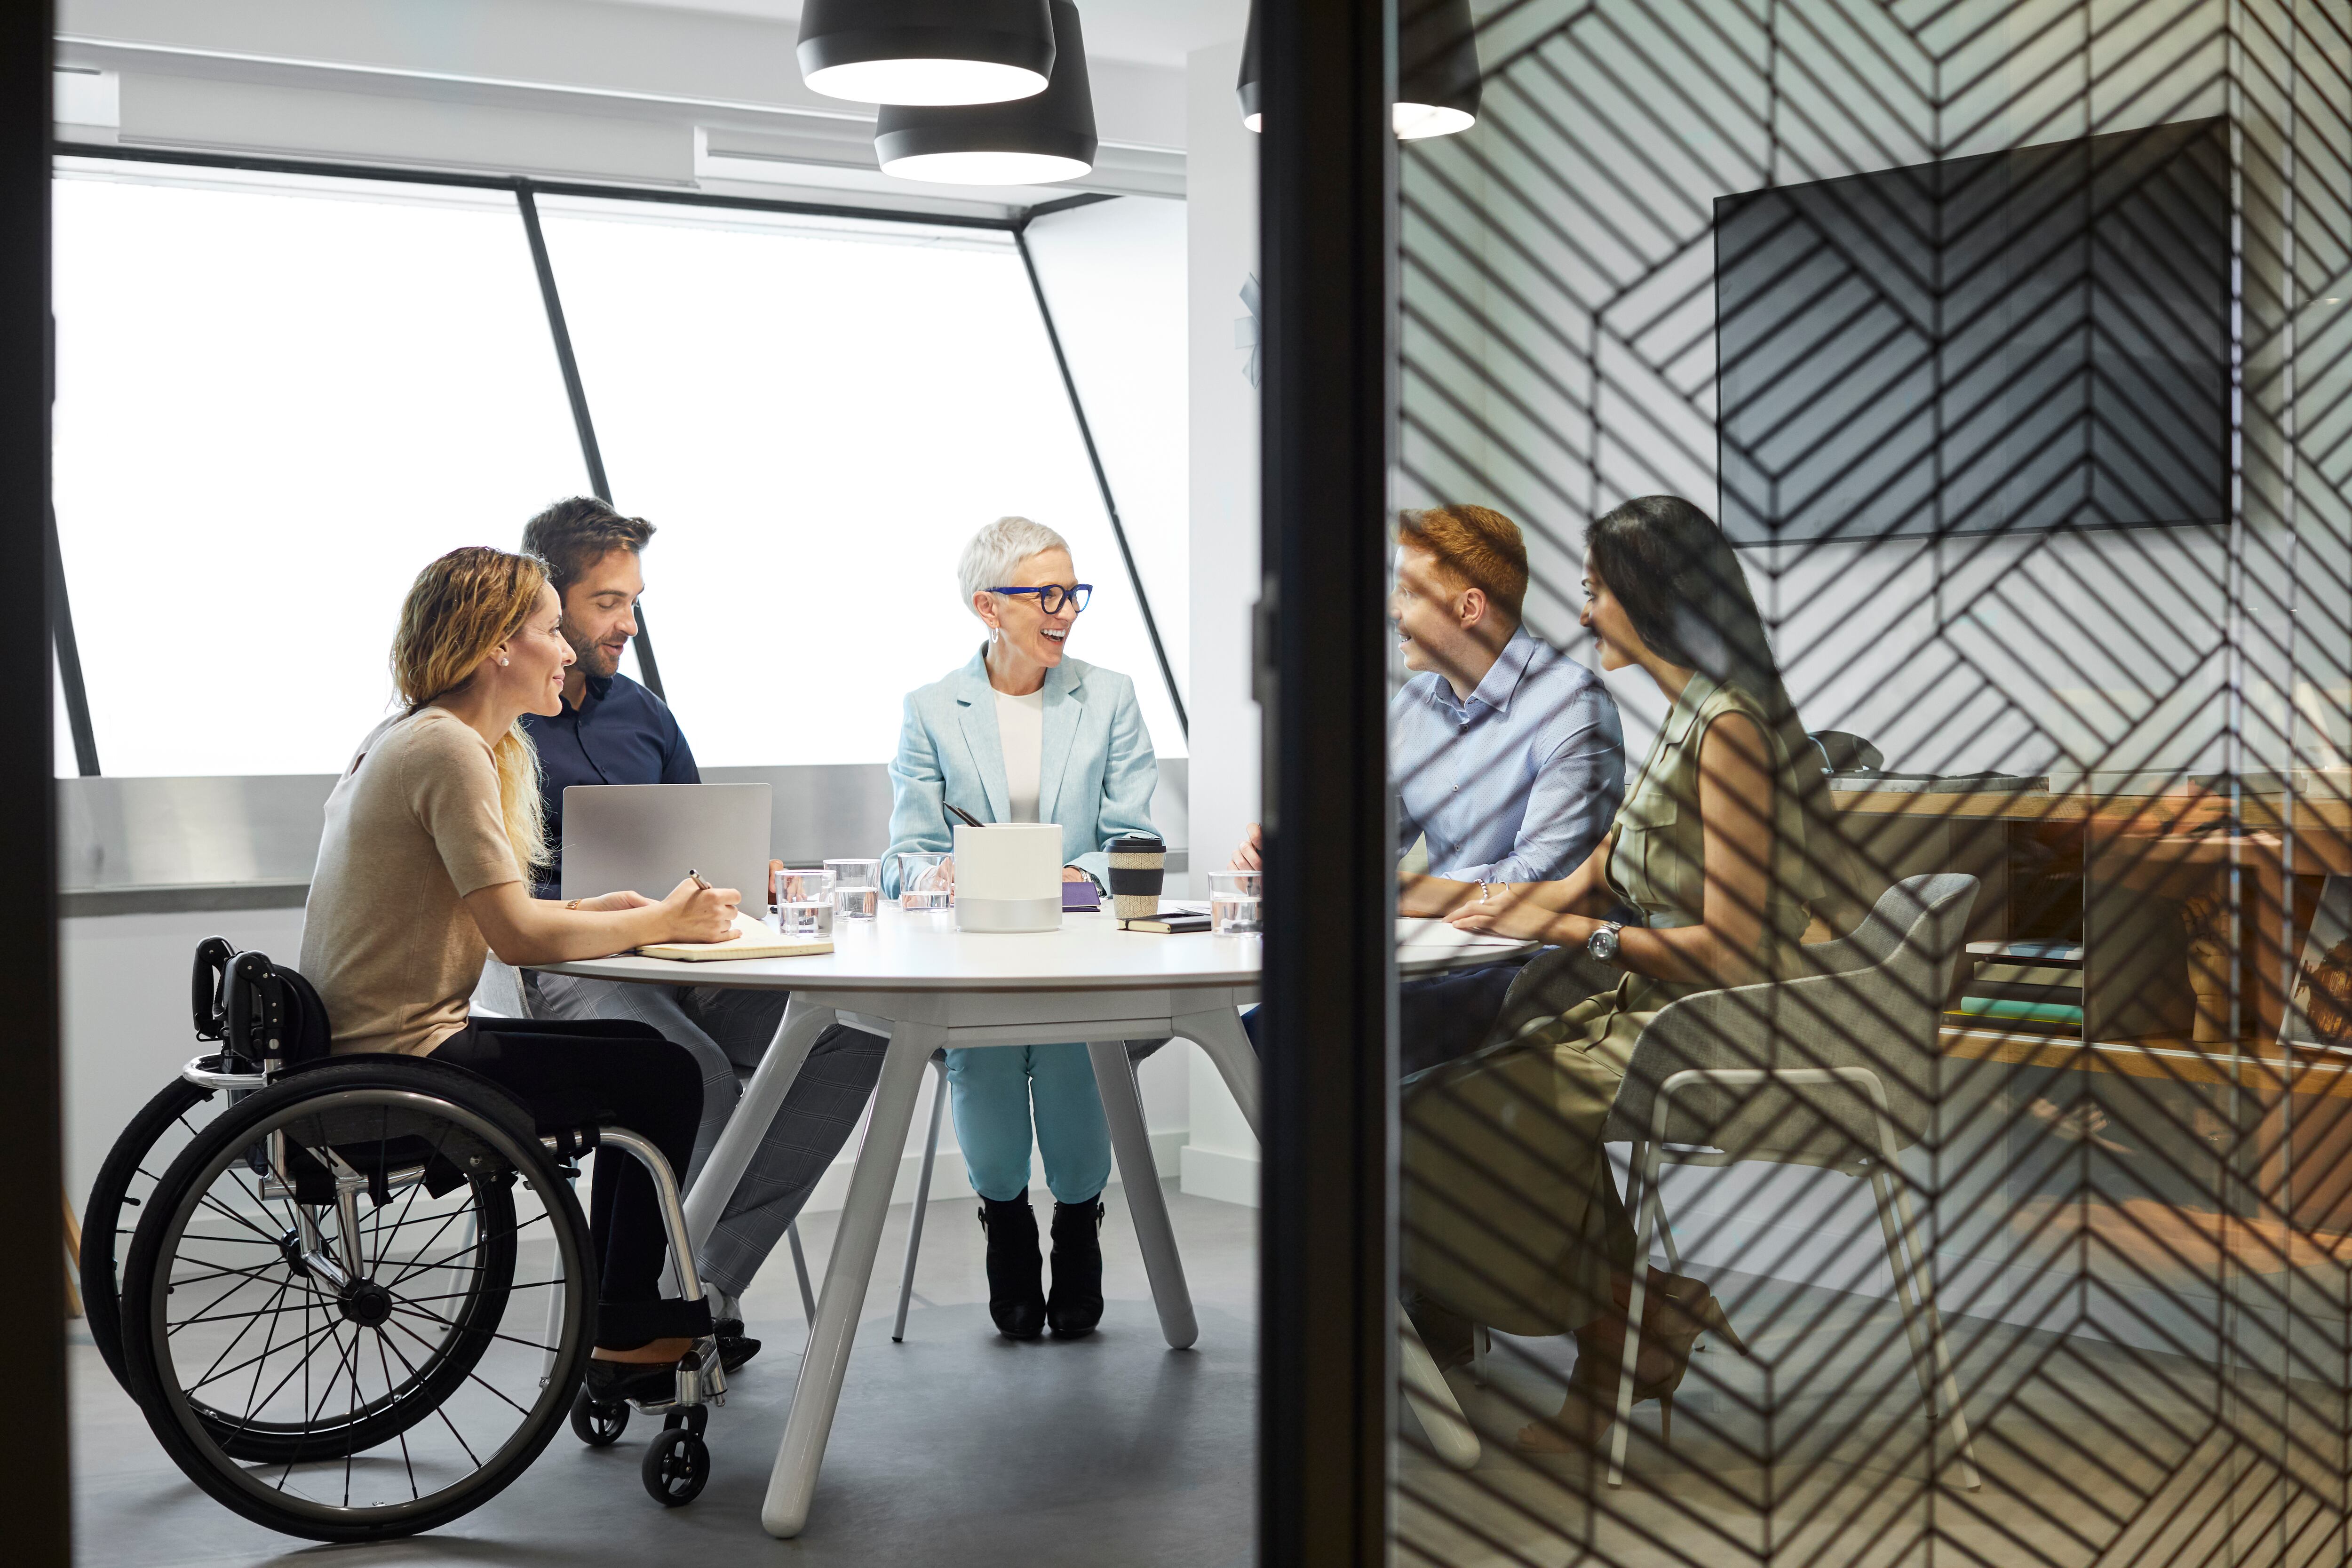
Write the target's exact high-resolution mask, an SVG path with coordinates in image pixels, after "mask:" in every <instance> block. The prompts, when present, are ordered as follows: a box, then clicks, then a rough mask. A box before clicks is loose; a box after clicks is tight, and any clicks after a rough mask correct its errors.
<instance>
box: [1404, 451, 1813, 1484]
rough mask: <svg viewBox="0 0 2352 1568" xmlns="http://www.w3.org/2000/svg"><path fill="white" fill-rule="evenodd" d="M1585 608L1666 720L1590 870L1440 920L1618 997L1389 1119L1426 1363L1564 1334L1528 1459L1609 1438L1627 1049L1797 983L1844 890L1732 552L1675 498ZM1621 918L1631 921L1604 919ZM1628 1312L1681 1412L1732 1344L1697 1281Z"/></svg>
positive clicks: (1619, 1296) (1648, 1364) (1598, 547)
mask: <svg viewBox="0 0 2352 1568" xmlns="http://www.w3.org/2000/svg"><path fill="white" fill-rule="evenodd" d="M1585 595H1586V596H1585V604H1584V612H1583V615H1582V616H1581V617H1580V619H1581V624H1582V625H1583V626H1585V627H1586V628H1587V629H1588V630H1590V631H1591V634H1592V637H1593V641H1594V643H1595V645H1596V650H1597V652H1598V654H1599V658H1600V662H1601V668H1603V669H1623V668H1627V667H1629V666H1630V667H1633V668H1639V669H1640V670H1642V671H1643V673H1644V674H1645V675H1647V676H1648V677H1649V678H1650V679H1652V680H1653V681H1654V682H1655V683H1656V685H1657V687H1658V689H1659V691H1660V692H1661V693H1662V694H1663V695H1664V697H1665V699H1666V700H1667V701H1668V702H1669V703H1671V704H1672V710H1671V711H1670V712H1669V713H1668V715H1667V716H1666V719H1665V721H1664V724H1663V725H1662V726H1661V727H1660V730H1659V732H1658V736H1657V740H1656V742H1655V743H1654V745H1653V746H1652V748H1651V751H1650V753H1649V757H1648V760H1647V761H1646V762H1645V763H1643V768H1642V772H1641V774H1640V776H1639V778H1638V779H1637V780H1636V781H1635V782H1634V784H1633V787H1632V788H1631V789H1629V790H1628V791H1627V793H1626V798H1625V803H1624V805H1623V806H1622V809H1621V810H1620V811H1619V812H1618V814H1617V819H1616V822H1615V824H1614V825H1613V826H1612V827H1611V829H1610V831H1609V832H1608V834H1607V835H1606V836H1605V837H1603V838H1602V840H1601V844H1600V846H1599V847H1597V848H1595V849H1594V851H1593V853H1592V856H1591V858H1590V859H1588V860H1587V861H1586V862H1585V863H1584V864H1583V865H1582V866H1580V867H1579V868H1577V869H1576V870H1575V871H1574V872H1572V873H1571V874H1570V875H1569V876H1568V877H1566V878H1565V879H1561V880H1559V881H1557V882H1540V883H1532V884H1530V883H1517V884H1507V885H1504V886H1502V887H1499V888H1496V889H1489V890H1488V892H1489V896H1488V897H1487V898H1486V900H1484V901H1481V902H1477V903H1472V904H1469V905H1466V906H1465V908H1464V909H1463V910H1461V911H1459V912H1458V913H1456V914H1455V915H1454V917H1453V919H1454V923H1455V924H1456V925H1459V926H1463V927H1465V928H1466V929H1469V930H1474V931H1498V932H1501V933H1504V934H1507V935H1511V936H1525V937H1534V938H1537V939H1538V940H1540V941H1542V942H1548V943H1553V944H1558V945H1560V946H1563V947H1572V948H1577V949H1581V950H1584V951H1585V952H1589V953H1590V954H1591V956H1592V957H1593V958H1596V959H1600V960H1602V961H1604V962H1606V963H1611V964H1612V965H1614V966H1615V967H1616V968H1618V969H1619V970H1621V971H1622V973H1623V978H1622V980H1621V981H1620V982H1619V983H1618V984H1616V986H1615V987H1613V988H1612V989H1611V990H1609V991H1606V992H1603V993H1601V994H1599V995H1596V996H1592V997H1590V998H1588V999H1586V1000H1584V1001H1582V1002H1580V1003H1579V1004H1577V1005H1573V1006H1570V1007H1569V1008H1567V1009H1566V1010H1565V1011H1562V1012H1557V1013H1551V1014H1546V1015H1542V1016H1538V1017H1536V1018H1535V1019H1534V1020H1533V1021H1532V1022H1528V1023H1527V1024H1526V1026H1525V1027H1524V1028H1523V1029H1521V1030H1520V1031H1518V1032H1517V1034H1516V1035H1515V1036H1513V1037H1510V1038H1507V1039H1500V1040H1497V1041H1496V1043H1493V1044H1490V1045H1489V1046H1488V1047H1486V1049H1484V1050H1483V1051H1480V1052H1479V1053H1477V1054H1476V1055H1475V1056H1473V1057H1470V1058H1465V1059H1463V1060H1462V1061H1460V1062H1457V1063H1453V1064H1449V1065H1448V1066H1445V1067H1442V1068H1433V1069H1432V1070H1431V1071H1429V1072H1427V1073H1423V1074H1421V1075H1418V1077H1416V1078H1415V1079H1409V1080H1407V1087H1406V1091H1405V1103H1404V1121H1403V1134H1404V1137H1403V1167H1404V1168H1403V1187H1402V1202H1403V1219H1404V1259H1405V1275H1406V1279H1407V1280H1408V1283H1409V1287H1410V1289H1412V1291H1413V1292H1414V1300H1412V1315H1413V1317H1414V1320H1415V1321H1416V1322H1417V1323H1418V1324H1419V1325H1420V1326H1421V1328H1422V1330H1423V1335H1424V1337H1425V1338H1426V1339H1427V1340H1428V1341H1429V1342H1430V1348H1431V1350H1432V1352H1433V1354H1435V1355H1437V1356H1438V1357H1439V1359H1440V1362H1441V1364H1444V1363H1445V1362H1446V1361H1448V1360H1458V1359H1464V1358H1466V1355H1467V1352H1468V1347H1469V1338H1470V1324H1471V1323H1473V1322H1477V1323H1486V1324H1489V1325H1492V1326H1494V1327H1496V1328H1500V1329H1502V1330H1504V1331H1507V1332H1511V1333H1518V1334H1528V1335H1548V1334H1558V1333H1563V1332H1572V1333H1574V1334H1575V1336H1576V1339H1577V1345H1578V1356H1577V1363H1576V1370H1575V1373H1574V1374H1573V1375H1572V1376H1571V1378H1570V1382H1569V1388H1568V1396H1567V1400H1566V1402H1565V1404H1564V1405H1563V1407H1562V1409H1561V1411H1560V1413H1559V1416H1558V1417H1557V1418H1555V1419H1554V1420H1552V1421H1550V1422H1538V1423H1535V1424H1533V1425H1531V1426H1528V1427H1527V1428H1526V1429H1525V1430H1524V1431H1523V1432H1522V1433H1521V1434H1520V1436H1519V1442H1520V1445H1521V1446H1522V1447H1525V1448H1528V1449H1533V1450H1538V1451H1559V1450H1565V1449H1569V1448H1571V1447H1583V1446H1585V1445H1588V1444H1591V1443H1595V1442H1597V1441H1598V1440H1599V1439H1600V1437H1601V1436H1602V1434H1603V1433H1605V1432H1606V1430H1607V1429H1608V1426H1609V1425H1610V1422H1611V1420H1612V1418H1613V1415H1614V1405H1615V1398H1616V1392H1617V1385H1618V1377H1619V1362H1620V1357H1621V1352H1622V1345H1623V1343H1624V1341H1625V1337H1626V1328H1627V1323H1628V1320H1629V1316H1630V1307H1631V1301H1630V1297H1631V1295H1632V1286H1633V1280H1632V1276H1631V1271H1632V1269H1633V1265H1634V1261H1635V1260H1634V1258H1633V1250H1634V1237H1633V1228H1632V1226H1631V1225H1630V1224H1629V1223H1628V1221H1627V1217H1626V1213H1625V1209H1624V1205H1623V1204H1622V1202H1621V1200H1620V1198H1619V1194H1618V1193H1617V1190H1616V1185H1615V1182H1614V1178H1613V1177H1612V1173H1611V1172H1610V1168H1609V1163H1608V1160H1607V1158H1606V1157H1605V1155H1604V1153H1603V1152H1602V1133H1603V1131H1604V1128H1605V1126H1606V1124H1607V1121H1608V1119H1609V1114H1610V1110H1611V1106H1612V1102H1613V1100H1615V1097H1616V1094H1617V1089H1618V1086H1619V1084H1620V1083H1621V1082H1622V1080H1623V1078H1624V1075H1625V1068H1626V1064H1627V1061H1628V1059H1629V1058H1630V1057H1631V1055H1632V1052H1633V1046H1634V1042H1635V1041H1636V1040H1637V1039H1639V1038H1640V1037H1641V1035H1642V1032H1643V1028H1644V1027H1645V1026H1647V1025H1648V1024H1649V1022H1650V1021H1651V1020H1652V1019H1653V1018H1654V1017H1656V1016H1657V1015H1658V1013H1659V1012H1660V1010H1661V1009H1663V1008H1664V1007H1665V1006H1666V1005H1667V1004H1668V1003H1670V1002H1672V1001H1675V999H1677V998H1679V997H1683V996H1687V995H1690V994H1693V993H1696V992H1699V991H1706V990H1713V989H1717V988H1721V987H1726V986H1731V985H1738V984H1747V983H1748V982H1751V981H1757V980H1764V979H1769V978H1782V977H1787V976H1789V975H1790V974H1791V973H1795V972H1796V966H1797V965H1798V964H1799V963H1801V953H1800V951H1799V944H1800V942H1801V939H1802V937H1803V935H1804V933H1805V931H1806V930H1807V926H1808V923H1809V921H1810V919H1811V913H1810V909H1809V906H1819V905H1820V904H1822V902H1823V901H1824V895H1823V889H1824V880H1823V878H1822V875H1821V873H1822V869H1823V866H1822V861H1824V860H1826V861H1827V862H1828V868H1829V869H1830V870H1831V871H1832V876H1831V878H1830V880H1831V881H1832V882H1844V881H1847V880H1850V877H1849V876H1848V875H1847V874H1846V872H1845V869H1844V863H1843V860H1842V859H1838V858H1832V855H1833V853H1834V851H1835V848H1836V843H1837V841H1836V840H1835V837H1834V836H1833V835H1825V834H1823V833H1822V831H1821V829H1820V828H1819V827H1818V826H1815V827H1813V828H1812V829H1811V831H1810V832H1809V826H1808V824H1809V821H1811V822H1812V823H1815V824H1818V823H1820V822H1821V821H1822V816H1821V812H1822V805H1823V803H1822V799H1821V796H1822V790H1823V786H1822V784H1821V781H1820V778H1819V776H1818V770H1817V769H1816V770H1814V771H1813V773H1812V774H1811V776H1808V774H1807V773H1806V772H1805V771H1804V770H1802V769H1801V767H1800V766H1799V765H1798V763H1797V761H1796V759H1798V758H1800V757H1801V756H1804V755H1806V754H1808V753H1809V752H1811V746H1810V744H1809V743H1808V742H1806V740H1805V737H1804V731H1803V730H1802V727H1801V725H1800V724H1799V722H1798V719H1797V714H1796V711H1795V709H1794V707H1793V706H1792V704H1791V703H1790V700H1789V696H1788V692H1787V689H1786V688H1785V687H1784V686H1783V685H1782V683H1781V679H1780V672H1779V670H1778V668H1777V667H1776V666H1775V664H1774V661H1773V658H1772V652H1771V648H1770V646H1769V643H1768V642H1767V640H1766V637H1765V632H1764V626H1763V622H1762V620H1761V618H1760V617H1759V616H1758V615H1757V612H1756V605H1755V601H1754V599H1753V598H1752V597H1751V596H1750V595H1749V593H1748V584H1747V581H1746V579H1745V577H1744V576H1743V574H1742V573H1741V569H1740V564H1739V561H1738V557H1737V556H1736V555H1735V554H1734V553H1733V552H1732V550H1731V548H1730V545H1729V544H1728V542H1727V541H1726V540H1725V538H1724V535H1723V532H1722V531H1721V530H1720V529H1719V528H1717V526H1716V525H1715V523H1714V522H1713V521H1710V520H1709V519H1708V518H1707V517H1706V515H1705V514H1703V513H1702V512H1700V511H1699V510H1698V509H1697V508H1696V507H1694V506H1692V505H1691V504H1690V503H1689V502H1688V501H1685V500H1677V499H1675V498H1672V497H1667V496H1649V497H1644V498H1643V499H1641V500H1633V501H1628V502H1627V503H1625V504H1624V505H1622V506H1621V507H1619V508H1617V509H1616V510H1613V511H1612V512H1610V513H1608V514H1607V515H1606V516H1604V517H1601V518H1600V519H1599V520H1597V521H1595V522H1594V523H1593V524H1592V525H1591V530H1590V531H1589V532H1588V533H1587V535H1586V555H1585ZM1809 846H1811V849H1812V851H1814V852H1812V853H1809ZM1628 907H1630V908H1631V909H1633V910H1635V911H1637V921H1635V922H1631V923H1621V922H1619V921H1614V920H1611V919H1609V918H1608V917H1609V915H1610V913H1611V911H1612V910H1621V909H1624V908H1628ZM1531 967H1534V966H1531ZM1514 990H1515V991H1516V990H1517V987H1515V988H1514ZM1513 1000H1514V1001H1516V1000H1517V998H1516V996H1515V997H1514V998H1513ZM1514 1011H1520V1010H1519V1009H1515V1008H1514V1007H1513V1006H1512V1005H1509V1004H1508V1003H1507V1004H1506V1006H1505V1008H1504V1013H1505V1016H1510V1015H1511V1014H1512V1013H1513V1012H1514ZM1521 1016H1522V1017H1524V1016H1525V1013H1524V1011H1521ZM1643 1295H1644V1298H1645V1300H1644V1310H1643V1332H1642V1347H1643V1348H1642V1354H1641V1358H1640V1364H1639V1365H1638V1366H1637V1367H1636V1368H1635V1370H1634V1377H1633V1382H1634V1395H1635V1397H1636V1399H1644V1400H1645V1399H1663V1400H1664V1401H1665V1402H1666V1405H1667V1408H1668V1410H1669V1412H1671V1407H1672V1401H1673V1397H1674V1392H1675V1388H1676V1386H1678V1385H1679V1384H1680V1382H1681V1379H1682V1374H1683V1370H1684V1368H1685V1364H1686V1363H1687V1359H1688V1355H1689V1352H1690V1350H1691V1347H1692V1345H1693V1342H1695V1341H1696V1338H1697V1336H1698V1334H1699V1333H1700V1331H1702V1330H1704V1329H1712V1330H1714V1331H1716V1332H1717V1334H1718V1335H1719V1336H1720V1337H1722V1338H1724V1339H1726V1340H1727V1341H1728V1342H1730V1343H1731V1344H1732V1345H1734V1346H1735V1347H1738V1340H1737V1339H1736V1338H1735V1337H1733V1336H1732V1334H1731V1331H1730V1328H1729V1325H1728V1324H1727V1322H1726V1321H1724V1318H1723V1314H1722V1310H1721V1308H1720V1307H1719V1306H1717V1303H1716V1300H1715V1299H1714V1297H1713V1296H1712V1295H1710V1294H1709V1293H1708V1291H1707V1289H1706V1285H1705V1284H1703V1283H1702V1282H1701V1281H1699V1280H1696V1279H1682V1278H1678V1277H1675V1276H1672V1275H1667V1274H1664V1273H1663V1272H1662V1271H1660V1270H1656V1269H1651V1270H1650V1271H1649V1272H1648V1274H1647V1276H1646V1279H1645V1283H1644V1289H1643Z"/></svg>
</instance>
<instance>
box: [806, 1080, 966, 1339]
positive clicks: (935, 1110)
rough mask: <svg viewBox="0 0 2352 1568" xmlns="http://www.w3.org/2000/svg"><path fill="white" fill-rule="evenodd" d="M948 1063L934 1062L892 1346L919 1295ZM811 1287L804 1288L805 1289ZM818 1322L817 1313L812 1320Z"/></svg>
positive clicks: (902, 1333)
mask: <svg viewBox="0 0 2352 1568" xmlns="http://www.w3.org/2000/svg"><path fill="white" fill-rule="evenodd" d="M947 1103H948V1063H947V1058H945V1057H943V1056H940V1057H933V1058H931V1130H930V1131H929V1132H928V1133H926V1134H924V1137H923V1168H922V1173H921V1174H920V1175H919V1176H918V1177H916V1179H915V1212H914V1214H913V1215H912V1216H910V1217H909V1219H908V1222H907V1264H906V1267H905V1268H902V1269H900V1270H899V1272H898V1321H895V1322H893V1323H892V1324H891V1325H890V1342H891V1343H892V1344H894V1345H895V1344H899V1343H903V1342H905V1340H906V1338H907V1303H908V1301H910V1300H913V1299H914V1295H915V1259H916V1258H917V1257H918V1256H919V1255H920V1254H921V1252H922V1250H923V1215H926V1214H928V1213H929V1212H930V1207H931V1162H932V1161H933V1160H935V1159H937V1158H938V1157H939V1152H940V1111H942V1110H946V1109H947ZM806 1288H807V1287H805V1286H803V1289H806ZM809 1321H811V1322H814V1321H816V1317H815V1314H814V1313H811V1314H810V1317H809Z"/></svg>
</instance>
